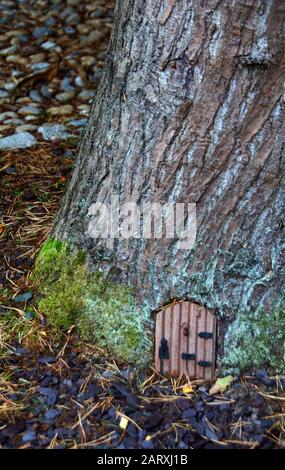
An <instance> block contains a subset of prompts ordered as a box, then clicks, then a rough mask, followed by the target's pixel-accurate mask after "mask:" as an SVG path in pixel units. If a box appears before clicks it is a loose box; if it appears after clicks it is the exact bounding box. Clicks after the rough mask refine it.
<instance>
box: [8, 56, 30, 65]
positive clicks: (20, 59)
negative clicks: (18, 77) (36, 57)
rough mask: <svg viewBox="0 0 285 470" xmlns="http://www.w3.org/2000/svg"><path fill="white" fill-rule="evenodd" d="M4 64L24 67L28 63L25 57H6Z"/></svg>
mask: <svg viewBox="0 0 285 470" xmlns="http://www.w3.org/2000/svg"><path fill="white" fill-rule="evenodd" d="M6 62H7V63H10V62H12V63H13V62H14V63H15V64H20V65H26V64H27V63H28V60H27V59H26V57H21V56H19V55H9V56H8V57H6Z"/></svg>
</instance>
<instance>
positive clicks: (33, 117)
mask: <svg viewBox="0 0 285 470" xmlns="http://www.w3.org/2000/svg"><path fill="white" fill-rule="evenodd" d="M38 119H39V116H36V115H32V114H30V115H29V116H25V121H26V122H36V121H38Z"/></svg>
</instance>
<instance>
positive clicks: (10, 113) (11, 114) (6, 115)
mask: <svg viewBox="0 0 285 470" xmlns="http://www.w3.org/2000/svg"><path fill="white" fill-rule="evenodd" d="M16 117H17V114H16V113H14V111H5V112H4V113H2V114H0V122H1V121H5V119H7V118H16Z"/></svg>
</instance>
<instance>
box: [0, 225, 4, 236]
mask: <svg viewBox="0 0 285 470" xmlns="http://www.w3.org/2000/svg"><path fill="white" fill-rule="evenodd" d="M4 231H5V225H3V224H0V237H1V235H2V234H3V233H4Z"/></svg>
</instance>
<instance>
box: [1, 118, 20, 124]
mask: <svg viewBox="0 0 285 470" xmlns="http://www.w3.org/2000/svg"><path fill="white" fill-rule="evenodd" d="M4 124H7V125H8V126H20V125H21V124H24V121H23V119H20V118H11V119H6V120H5V121H4Z"/></svg>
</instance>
